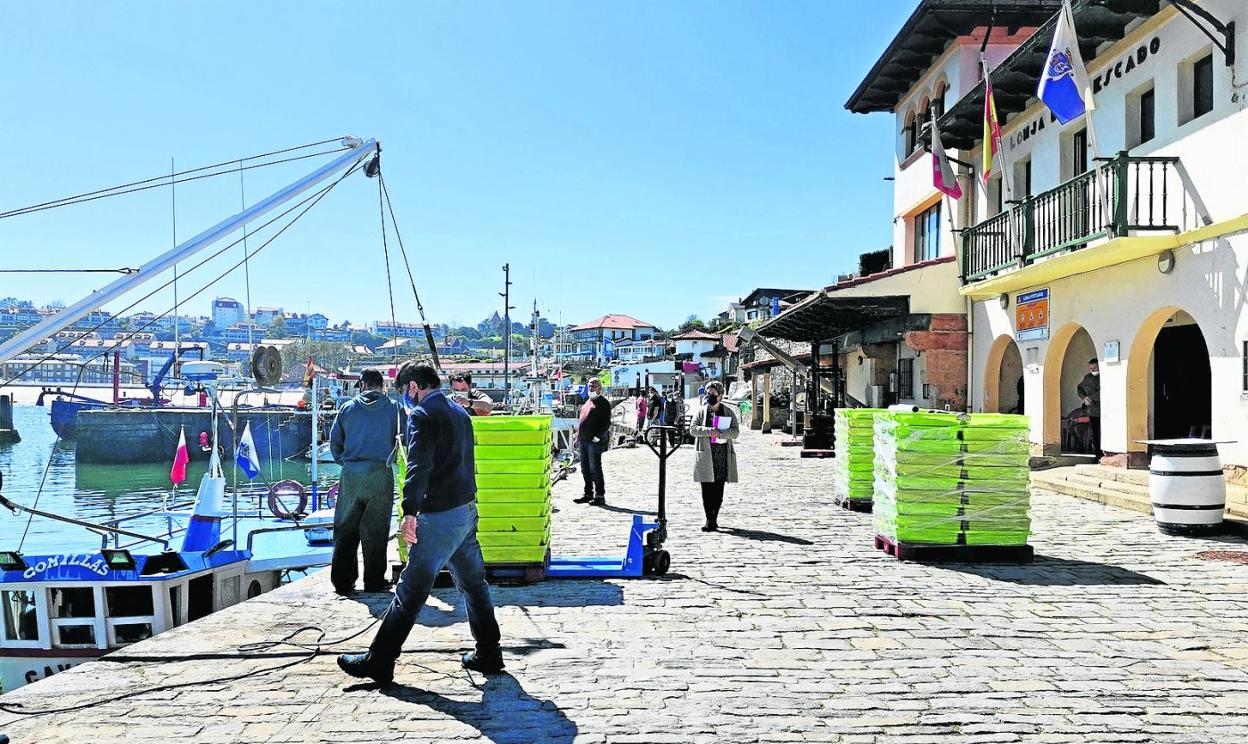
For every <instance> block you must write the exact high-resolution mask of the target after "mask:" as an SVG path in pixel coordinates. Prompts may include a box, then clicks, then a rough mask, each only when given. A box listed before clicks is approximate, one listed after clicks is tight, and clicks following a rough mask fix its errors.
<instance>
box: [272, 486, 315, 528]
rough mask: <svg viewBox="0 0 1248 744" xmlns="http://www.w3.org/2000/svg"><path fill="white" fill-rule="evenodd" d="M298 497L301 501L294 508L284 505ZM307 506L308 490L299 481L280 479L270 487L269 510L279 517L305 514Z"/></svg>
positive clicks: (289, 517) (291, 517)
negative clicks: (287, 507)
mask: <svg viewBox="0 0 1248 744" xmlns="http://www.w3.org/2000/svg"><path fill="white" fill-rule="evenodd" d="M296 498H297V499H298V500H299V503H298V504H297V505H296V506H295V508H294V509H292V510H287V509H286V507H285V506H284V505H285V504H288V503H290V502H291V501H292V500H293V499H296ZM307 506H308V492H307V490H306V489H305V488H304V487H303V484H302V483H300V482H299V481H294V480H280V481H278V482H277V483H274V484H273V486H272V487H271V488H269V511H270V512H272V513H273V516H275V517H277V518H278V519H293V518H295V517H296V516H298V515H300V514H304V513H305V512H304V510H305V509H306V508H307Z"/></svg>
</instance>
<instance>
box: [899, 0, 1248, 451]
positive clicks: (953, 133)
mask: <svg viewBox="0 0 1248 744" xmlns="http://www.w3.org/2000/svg"><path fill="white" fill-rule="evenodd" d="M1074 5H1075V11H1074V17H1075V26H1076V29H1077V30H1078V31H1079V35H1080V40H1081V42H1082V43H1081V47H1082V52H1083V57H1084V60H1085V61H1086V63H1087V68H1088V72H1089V75H1090V77H1091V78H1092V79H1093V86H1094V90H1095V95H1094V98H1095V102H1096V108H1095V111H1094V112H1093V113H1092V115H1091V120H1092V123H1093V126H1094V128H1095V136H1092V134H1093V133H1092V132H1091V131H1090V130H1089V129H1088V125H1087V122H1086V120H1085V119H1084V118H1080V119H1078V120H1076V121H1072V122H1070V123H1068V124H1066V125H1065V126H1062V125H1061V124H1059V123H1058V122H1057V121H1056V120H1055V119H1054V118H1053V117H1052V115H1051V114H1050V113H1049V111H1048V110H1047V109H1046V108H1045V107H1044V105H1043V104H1042V103H1041V102H1039V101H1038V100H1036V98H1035V97H1034V93H1035V88H1036V81H1037V80H1038V79H1039V77H1040V75H1041V73H1042V70H1043V68H1044V65H1045V57H1046V52H1047V50H1048V46H1049V43H1050V40H1051V38H1052V34H1053V26H1054V19H1053V18H1050V19H1049V20H1048V21H1046V22H1045V24H1044V25H1043V26H1041V27H1040V28H1039V30H1037V31H1035V32H1034V33H1030V32H1029V31H1028V29H1019V34H1024V33H1027V34H1028V38H1027V39H1026V41H1025V42H1023V43H1022V45H1021V46H1019V47H1018V48H1017V49H1015V50H1013V51H1012V52H1010V53H1008V54H1002V53H1001V52H1003V51H1005V50H996V51H992V52H991V53H990V55H989V57H990V60H991V62H992V68H993V72H992V79H993V86H994V90H995V97H996V101H997V108H998V117H999V119H1000V120H1001V122H1002V135H1003V147H1002V153H1001V154H1000V156H999V158H998V159H999V160H1003V161H1004V173H1005V180H1004V182H1003V181H1002V179H1001V178H1000V177H994V178H993V179H992V180H991V181H990V183H989V184H988V186H987V187H986V188H980V186H979V183H978V179H977V176H978V175H979V174H978V173H975V174H973V176H974V177H972V175H969V174H968V175H966V176H964V177H963V178H962V185H963V188H964V190H965V191H967V192H968V198H964V199H962V200H961V201H960V202H959V206H958V214H957V215H956V216H955V217H956V221H957V223H958V225H959V226H965V227H966V228H967V229H966V230H965V232H963V233H962V241H961V245H960V246H959V249H960V253H961V261H960V268H961V273H962V276H963V280H964V286H963V287H962V290H961V291H962V293H963V295H964V296H965V297H967V298H968V299H969V301H970V302H971V303H972V308H973V311H972V314H971V323H970V330H971V335H972V342H971V350H972V374H971V390H970V396H969V398H970V403H971V407H972V408H973V409H974V410H986V411H997V410H1001V411H1006V410H1017V409H1018V408H1019V401H1018V391H1019V390H1021V391H1022V402H1021V403H1022V405H1021V409H1022V410H1023V411H1024V412H1025V413H1027V414H1028V415H1029V416H1030V417H1031V426H1032V431H1031V440H1032V443H1033V446H1034V448H1035V449H1036V450H1037V451H1043V452H1045V453H1050V454H1052V453H1058V452H1061V451H1063V449H1066V448H1069V446H1070V445H1071V442H1070V440H1069V438H1068V437H1067V436H1065V432H1064V420H1065V418H1066V416H1067V414H1069V413H1070V412H1072V411H1074V410H1076V409H1078V408H1080V407H1081V405H1082V399H1081V396H1079V395H1078V393H1076V391H1075V388H1076V386H1077V385H1078V383H1079V381H1080V380H1081V379H1082V378H1083V376H1084V375H1085V374H1086V372H1087V368H1088V361H1089V360H1090V359H1092V358H1096V359H1098V360H1099V362H1100V370H1101V371H1100V389H1101V394H1100V414H1101V415H1100V441H1101V447H1102V449H1103V450H1104V451H1105V453H1106V462H1109V463H1115V464H1131V465H1137V466H1138V465H1142V464H1143V462H1144V460H1145V457H1146V445H1144V444H1141V443H1140V440H1144V439H1149V438H1165V437H1186V436H1189V435H1195V436H1212V437H1213V438H1215V439H1219V440H1233V441H1234V442H1235V443H1233V444H1226V445H1222V446H1221V451H1222V457H1223V462H1225V463H1230V464H1231V465H1233V466H1237V467H1239V468H1244V467H1248V416H1246V415H1245V414H1246V413H1248V311H1245V309H1244V308H1245V302H1246V301H1248V286H1246V285H1245V282H1244V279H1243V277H1244V276H1245V271H1246V269H1248V236H1246V235H1245V233H1246V232H1248V184H1246V183H1245V180H1244V174H1245V173H1248V145H1246V142H1248V112H1246V111H1245V109H1246V108H1248V90H1245V82H1248V55H1244V54H1240V55H1239V57H1238V59H1237V61H1236V62H1235V64H1234V65H1230V64H1228V55H1227V53H1226V51H1225V50H1224V49H1223V47H1224V46H1225V36H1224V34H1223V33H1222V31H1221V30H1220V29H1219V28H1218V27H1219V26H1229V25H1230V24H1235V26H1236V27H1238V28H1240V29H1244V28H1246V27H1248V3H1245V2H1243V0H1200V2H1199V7H1200V9H1201V10H1202V11H1204V12H1205V13H1207V14H1208V15H1209V16H1210V17H1211V18H1213V19H1215V21H1216V22H1215V21H1209V20H1200V19H1195V18H1194V17H1193V18H1189V17H1186V16H1185V15H1184V14H1182V13H1181V12H1180V11H1179V9H1178V8H1176V7H1175V6H1174V5H1173V4H1161V3H1155V2H1138V3H1118V4H1102V3H1085V2H1078V1H1076V2H1075V4H1074ZM1124 8H1131V9H1130V10H1124ZM1198 24H1200V25H1198ZM1202 27H1203V28H1202ZM1241 35H1242V34H1241ZM972 38H973V37H972ZM1238 41H1239V42H1240V43H1239V46H1240V47H1243V46H1244V45H1243V43H1242V39H1240V40H1238ZM990 50H991V47H990ZM972 51H974V50H972ZM968 56H973V54H968V50H967V49H966V47H965V45H960V44H952V45H950V46H949V47H948V48H947V49H946V50H945V51H944V52H943V53H942V57H941V60H942V61H941V65H942V66H943V68H944V69H945V70H947V71H948V75H949V94H948V95H947V96H946V106H947V108H948V112H947V113H945V114H944V115H943V117H942V118H941V119H940V122H939V123H940V128H941V130H942V132H943V133H944V146H945V147H946V148H948V149H950V150H951V152H950V154H951V155H953V156H955V157H958V158H960V159H961V160H964V161H966V162H968V163H974V164H977V163H979V162H980V159H981V148H982V146H983V143H982V142H981V138H982V118H981V117H982V109H983V99H984V86H983V84H982V83H977V82H976V80H975V77H976V75H975V72H974V65H973V64H971V63H970V62H969V61H968ZM916 107H917V104H916ZM903 132H904V127H903ZM905 136H906V135H904V134H903V138H904V137H905ZM1094 144H1096V145H1098V146H1099V149H1098V150H1096V151H1093V150H1092V147H1093V145H1094ZM955 148H956V149H955ZM964 170H965V169H964ZM999 170H1000V169H999ZM949 239H950V236H947V235H943V234H942V238H941V240H942V248H943V245H944V241H947V240H949ZM916 245H917V243H916Z"/></svg>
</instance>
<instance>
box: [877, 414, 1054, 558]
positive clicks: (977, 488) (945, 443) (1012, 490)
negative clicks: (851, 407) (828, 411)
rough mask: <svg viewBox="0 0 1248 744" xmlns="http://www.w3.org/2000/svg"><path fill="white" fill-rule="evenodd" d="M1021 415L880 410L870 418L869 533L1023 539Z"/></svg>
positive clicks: (957, 540) (968, 540)
mask: <svg viewBox="0 0 1248 744" xmlns="http://www.w3.org/2000/svg"><path fill="white" fill-rule="evenodd" d="M1027 432H1028V423H1027V417H1026V416H1017V415H1012V414H999V413H975V414H953V413H937V412H932V413H881V414H878V415H877V416H876V418H875V447H876V458H875V493H874V502H875V503H874V506H873V512H874V515H875V516H874V520H875V528H876V532H877V533H878V534H879V535H881V536H883V537H885V538H888V539H890V540H892V541H893V542H897V543H928V544H937V545H1026V544H1027V538H1028V536H1029V534H1030V530H1031V520H1030V516H1029V509H1030V503H1031V491H1030V471H1029V468H1028V460H1029V454H1030V453H1029V445H1028V437H1027Z"/></svg>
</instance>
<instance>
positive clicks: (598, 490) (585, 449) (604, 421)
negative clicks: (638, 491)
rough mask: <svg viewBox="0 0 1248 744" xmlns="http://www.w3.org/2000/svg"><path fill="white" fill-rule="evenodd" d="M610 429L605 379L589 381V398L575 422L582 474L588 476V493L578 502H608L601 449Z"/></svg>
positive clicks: (576, 500)
mask: <svg viewBox="0 0 1248 744" xmlns="http://www.w3.org/2000/svg"><path fill="white" fill-rule="evenodd" d="M610 431H611V402H610V401H608V400H607V399H606V397H604V396H603V394H602V382H600V381H599V380H598V379H597V378H594V379H591V380H590V381H589V400H587V401H585V405H583V406H581V413H580V416H579V417H578V421H577V424H576V442H577V445H576V446H577V449H578V450H580V455H581V475H582V476H584V478H585V495H583V496H581V497H580V498H579V499H574V500H573V501H574V502H575V503H577V504H593V505H594V506H606V505H607V484H606V478H605V476H604V475H603V473H602V452H603V450H605V449H606V447H607V437H608V436H610Z"/></svg>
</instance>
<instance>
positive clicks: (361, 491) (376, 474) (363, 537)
mask: <svg viewBox="0 0 1248 744" xmlns="http://www.w3.org/2000/svg"><path fill="white" fill-rule="evenodd" d="M393 513H394V472H393V471H391V469H390V466H389V465H386V464H384V463H370V464H362V463H351V464H347V465H343V466H342V480H341V481H340V482H339V486H338V503H337V504H336V505H335V507H334V557H333V561H332V563H331V564H330V569H329V578H330V581H331V582H333V584H334V588H335V589H337V590H338V591H348V590H350V589H352V588H353V587H354V586H355V579H356V577H357V576H358V575H359V571H358V569H357V567H356V554H357V551H358V550H360V548H361V547H362V548H363V550H364V588H365V589H366V590H368V589H374V588H377V587H380V586H381V585H382V584H384V583H385V581H386V543H387V542H389V540H390V520H391V516H392V515H393Z"/></svg>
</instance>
